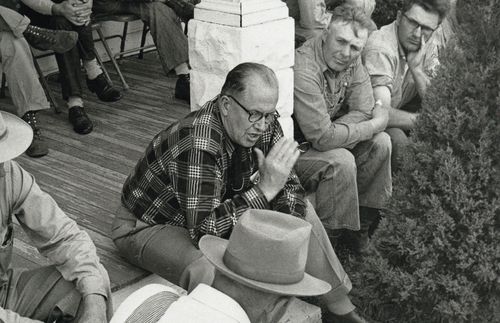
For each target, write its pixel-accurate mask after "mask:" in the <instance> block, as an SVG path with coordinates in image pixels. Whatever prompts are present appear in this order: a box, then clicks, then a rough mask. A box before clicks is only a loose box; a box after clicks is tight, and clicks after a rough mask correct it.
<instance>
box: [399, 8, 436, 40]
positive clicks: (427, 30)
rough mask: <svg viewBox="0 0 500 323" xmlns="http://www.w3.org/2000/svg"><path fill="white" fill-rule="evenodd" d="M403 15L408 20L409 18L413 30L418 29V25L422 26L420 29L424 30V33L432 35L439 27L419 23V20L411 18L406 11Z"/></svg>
mask: <svg viewBox="0 0 500 323" xmlns="http://www.w3.org/2000/svg"><path fill="white" fill-rule="evenodd" d="M403 16H404V17H405V18H406V20H408V22H409V23H410V27H411V30H412V31H413V30H415V29H417V28H418V27H420V29H421V30H422V33H424V34H426V35H430V34H432V33H433V32H434V31H435V30H436V29H437V28H438V27H436V28H431V27H429V26H426V25H422V24H421V23H419V22H418V21H416V20H415V19H413V18H411V17H408V15H407V14H406V13H404V14H403Z"/></svg>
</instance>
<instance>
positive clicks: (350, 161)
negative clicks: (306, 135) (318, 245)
mask: <svg viewBox="0 0 500 323" xmlns="http://www.w3.org/2000/svg"><path fill="white" fill-rule="evenodd" d="M295 170H296V171H297V175H298V176H299V179H300V182H301V183H302V185H303V186H304V188H305V189H306V190H307V191H308V192H316V210H317V212H318V216H319V218H320V219H321V221H322V222H323V225H324V226H325V228H327V229H332V230H333V229H350V230H359V204H358V186H357V182H356V162H355V159H354V156H353V155H352V153H351V152H349V151H348V150H347V149H343V148H339V149H333V150H329V151H317V150H315V149H309V150H308V151H307V152H306V153H304V154H303V155H301V156H300V157H299V160H298V161H297V163H296V165H295Z"/></svg>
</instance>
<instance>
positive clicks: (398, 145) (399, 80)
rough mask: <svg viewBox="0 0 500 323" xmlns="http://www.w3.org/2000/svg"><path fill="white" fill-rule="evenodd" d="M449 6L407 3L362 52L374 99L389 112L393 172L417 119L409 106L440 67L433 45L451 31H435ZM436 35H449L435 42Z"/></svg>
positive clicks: (437, 0)
mask: <svg viewBox="0 0 500 323" xmlns="http://www.w3.org/2000/svg"><path fill="white" fill-rule="evenodd" d="M454 2H456V1H454ZM449 7H450V4H449V0H405V2H404V4H403V8H402V11H400V12H398V15H397V18H396V20H395V21H394V22H393V23H391V24H389V25H386V26H383V27H382V28H380V30H378V31H376V32H374V33H373V34H372V35H371V36H370V38H369V39H368V43H367V45H366V47H365V49H364V51H363V54H362V56H363V62H364V64H365V66H366V68H367V70H368V73H369V74H370V78H371V82H372V87H373V93H374V96H375V99H378V100H381V102H382V104H383V105H384V106H385V107H387V108H391V109H390V110H389V111H390V112H389V122H388V125H387V130H386V132H387V133H388V134H389V135H390V136H391V141H392V146H393V156H392V160H393V161H392V165H393V168H394V167H395V168H397V167H398V166H397V165H398V160H399V159H400V156H401V154H402V149H404V146H406V144H407V142H408V138H407V133H408V131H409V130H411V129H412V128H413V127H414V125H415V120H416V118H417V116H418V112H416V109H415V108H414V107H413V108H412V106H414V105H409V104H408V103H410V101H412V99H413V98H415V97H416V96H417V95H418V96H419V97H420V98H421V97H423V95H424V94H425V91H426V89H427V87H428V85H429V82H430V81H429V80H430V78H429V76H430V75H431V73H432V70H433V69H434V68H435V66H436V64H435V63H436V56H437V49H436V48H437V47H436V44H435V42H436V41H439V42H441V43H443V42H446V39H445V38H446V35H445V34H446V33H447V32H443V31H442V28H440V29H439V30H438V31H436V30H437V29H438V27H440V24H441V22H442V21H443V19H444V18H445V16H446V15H447V13H448V11H449ZM434 31H436V33H439V34H441V35H444V36H445V37H440V39H439V40H438V39H437V38H438V37H433V38H432V39H431V36H433V34H436V33H434ZM438 45H444V44H438Z"/></svg>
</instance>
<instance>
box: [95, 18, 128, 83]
mask: <svg viewBox="0 0 500 323" xmlns="http://www.w3.org/2000/svg"><path fill="white" fill-rule="evenodd" d="M96 31H97V34H98V35H99V38H100V39H101V42H102V44H103V45H104V49H105V50H106V53H107V54H108V56H109V59H111V63H112V64H113V67H114V68H115V70H116V72H117V73H118V76H119V77H120V81H121V82H122V84H123V88H124V89H125V90H128V89H129V86H128V84H127V82H126V81H125V78H124V77H123V74H122V71H121V70H120V67H119V66H118V63H117V62H116V59H115V56H114V55H113V53H112V52H111V48H109V45H108V42H107V41H106V37H104V34H103V32H102V29H101V26H98V27H96Z"/></svg>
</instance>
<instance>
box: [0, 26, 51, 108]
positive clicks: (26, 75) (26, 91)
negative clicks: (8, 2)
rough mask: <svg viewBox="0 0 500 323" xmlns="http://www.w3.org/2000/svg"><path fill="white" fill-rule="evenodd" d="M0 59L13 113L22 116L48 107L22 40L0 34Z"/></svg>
mask: <svg viewBox="0 0 500 323" xmlns="http://www.w3.org/2000/svg"><path fill="white" fill-rule="evenodd" d="M0 59H1V61H2V69H3V72H4V73H5V75H6V78H7V84H8V86H9V91H10V94H11V97H12V101H13V103H14V106H15V107H16V111H15V113H16V114H17V115H18V116H23V115H24V114H25V113H26V112H28V111H36V110H43V109H48V108H49V107H50V104H49V102H48V101H47V97H46V96H45V92H44V90H43V88H42V85H41V84H40V81H39V79H38V73H37V72H36V69H35V66H34V65H33V57H32V55H31V50H30V48H29V45H28V43H27V42H26V40H25V39H24V38H16V37H15V36H14V34H13V33H11V32H0Z"/></svg>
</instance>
